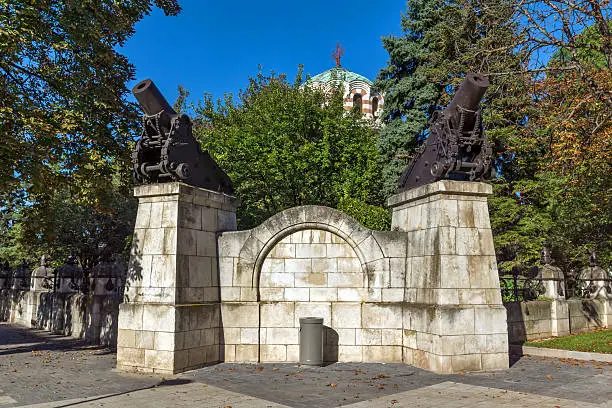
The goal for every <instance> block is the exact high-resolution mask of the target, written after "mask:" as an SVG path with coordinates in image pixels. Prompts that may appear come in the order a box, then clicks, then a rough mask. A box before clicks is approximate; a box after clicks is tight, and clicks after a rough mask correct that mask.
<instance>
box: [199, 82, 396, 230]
mask: <svg viewBox="0 0 612 408" xmlns="http://www.w3.org/2000/svg"><path fill="white" fill-rule="evenodd" d="M195 111H196V115H197V116H196V118H195V120H194V123H195V126H194V132H195V133H196V134H197V135H198V137H199V139H200V141H201V142H202V145H203V147H204V148H205V149H208V150H209V151H210V152H211V153H212V154H214V156H215V159H216V160H217V162H218V163H219V165H220V166H221V167H222V168H223V169H224V170H225V171H226V172H227V173H228V174H229V176H230V177H231V179H232V181H233V183H234V186H235V188H236V195H237V196H238V197H239V198H240V199H241V200H242V205H241V207H240V208H239V211H238V219H239V225H240V227H241V228H250V227H253V226H255V225H258V224H259V223H261V222H262V221H264V220H265V219H267V218H268V217H270V216H272V215H273V214H275V213H277V212H279V211H282V210H284V209H286V208H290V207H293V206H298V205H306V204H318V205H326V206H329V207H335V208H339V207H340V206H341V203H344V205H345V206H347V208H351V209H352V211H353V212H352V215H354V216H355V217H356V218H357V220H358V221H360V222H362V223H364V224H365V225H366V226H371V227H374V228H377V227H380V226H383V225H384V221H383V218H384V216H383V215H382V213H386V210H384V209H382V208H377V207H381V206H382V203H383V197H382V196H381V195H379V191H378V184H379V180H380V168H379V166H378V164H377V163H378V162H377V150H376V136H375V134H374V131H373V130H372V129H371V128H370V126H369V125H368V123H366V122H364V121H362V120H361V119H360V118H359V116H358V115H353V114H350V113H347V112H346V111H345V110H344V107H343V95H342V92H341V90H340V89H335V90H333V91H332V92H331V93H330V94H327V95H326V94H325V93H324V92H323V91H322V90H318V89H313V88H311V87H308V86H304V85H303V84H302V81H301V74H298V77H297V79H296V81H295V82H293V83H290V82H289V81H287V80H286V78H285V77H284V76H282V75H281V76H275V75H274V74H272V75H270V76H265V75H263V74H261V73H260V74H259V75H257V77H256V78H251V79H250V82H249V86H248V87H247V89H246V90H244V91H242V92H241V93H240V95H239V100H238V101H237V102H236V101H234V99H233V98H232V97H231V96H227V97H226V99H225V101H224V102H223V103H220V102H218V103H217V104H216V105H215V104H214V103H213V102H212V100H211V99H210V97H207V98H205V100H204V101H203V103H201V104H200V105H199V106H198V107H197V108H196V109H195ZM357 203H361V205H362V208H361V209H358V208H357V207H359V205H358V204H357ZM387 219H388V215H387Z"/></svg>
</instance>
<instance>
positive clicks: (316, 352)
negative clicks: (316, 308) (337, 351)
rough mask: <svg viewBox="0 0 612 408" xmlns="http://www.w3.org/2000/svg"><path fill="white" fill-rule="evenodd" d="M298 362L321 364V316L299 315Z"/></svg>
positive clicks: (313, 364)
mask: <svg viewBox="0 0 612 408" xmlns="http://www.w3.org/2000/svg"><path fill="white" fill-rule="evenodd" d="M300 364H304V365H312V366H320V365H323V318H322V317H300Z"/></svg>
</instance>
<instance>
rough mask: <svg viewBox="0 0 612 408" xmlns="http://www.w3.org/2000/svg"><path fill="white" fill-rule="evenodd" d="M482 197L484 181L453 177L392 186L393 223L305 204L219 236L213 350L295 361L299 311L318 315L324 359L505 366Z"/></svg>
mask: <svg viewBox="0 0 612 408" xmlns="http://www.w3.org/2000/svg"><path fill="white" fill-rule="evenodd" d="M489 194H491V188H490V186H488V185H486V184H483V183H463V182H452V181H442V182H438V183H434V184H431V185H427V186H423V187H419V188H417V189H414V190H410V191H407V192H404V193H402V194H398V195H396V196H393V197H391V198H390V200H389V205H390V206H391V207H392V208H393V231H371V230H368V229H366V228H364V227H362V226H361V225H359V224H358V223H357V222H356V221H355V220H353V219H352V218H350V217H348V216H346V215H344V214H342V213H341V212H339V211H336V210H332V209H330V208H326V207H318V206H304V207H297V208H292V209H289V210H286V211H283V212H282V213H279V214H276V215H275V216H273V217H272V218H270V219H269V220H267V221H265V222H264V223H263V224H261V225H260V226H258V227H256V228H254V229H252V230H248V231H239V232H226V233H223V234H222V235H221V236H220V238H219V255H220V264H219V266H220V269H219V271H220V277H219V281H220V284H221V336H222V340H221V343H222V344H224V348H223V351H224V359H225V360H226V361H297V358H298V356H297V354H296V353H297V352H298V346H297V338H298V326H299V318H300V317H306V316H319V317H323V319H324V324H325V325H326V326H327V342H326V353H325V354H326V359H328V360H331V361H335V359H338V360H340V361H394V362H402V361H403V362H406V363H409V364H415V365H417V366H419V367H423V368H426V369H430V370H433V371H437V372H447V373H449V372H458V371H462V370H481V369H493V368H505V367H507V366H508V338H507V327H506V309H505V308H504V307H503V305H502V303H501V293H500V287H499V278H498V274H497V265H496V260H495V253H494V249H493V239H492V233H491V229H490V225H489V218H488V210H487V201H486V197H487V195H489Z"/></svg>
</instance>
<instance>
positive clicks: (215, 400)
mask: <svg viewBox="0 0 612 408" xmlns="http://www.w3.org/2000/svg"><path fill="white" fill-rule="evenodd" d="M66 406H78V407H83V408H85V407H100V406H112V407H128V408H133V407H151V406H157V407H170V406H172V407H186V408H202V407H210V408H213V407H214V408H216V407H219V408H225V407H232V408H290V407H287V406H286V405H280V404H276V403H274V402H270V401H265V400H262V399H258V398H254V397H251V396H248V395H244V394H239V393H236V392H231V391H227V390H224V389H221V388H217V387H213V386H210V385H206V384H201V383H186V384H180V385H177V386H172V387H159V388H148V389H145V390H139V391H134V392H129V393H125V394H120V395H103V396H99V397H93V398H87V399H75V400H71V401H55V402H50V403H43V404H35V405H25V407H28V408H60V407H66Z"/></svg>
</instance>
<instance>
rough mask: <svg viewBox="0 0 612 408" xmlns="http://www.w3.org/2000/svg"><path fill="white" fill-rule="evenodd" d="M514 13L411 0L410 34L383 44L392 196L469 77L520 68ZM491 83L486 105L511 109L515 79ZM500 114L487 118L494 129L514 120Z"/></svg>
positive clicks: (384, 155) (501, 5) (490, 0)
mask: <svg viewBox="0 0 612 408" xmlns="http://www.w3.org/2000/svg"><path fill="white" fill-rule="evenodd" d="M513 13H514V8H513V6H512V2H510V1H505V0H482V1H470V0H466V1H463V2H451V1H446V0H408V2H407V9H406V12H405V14H403V15H402V19H401V26H402V30H403V32H404V35H403V36H401V37H395V36H390V37H385V38H383V46H384V47H385V49H386V50H387V51H388V53H389V61H388V66H387V67H385V68H383V69H382V70H381V71H380V73H379V75H378V78H377V80H376V82H375V86H376V87H378V88H379V89H381V90H382V91H383V92H385V108H384V112H383V119H384V122H385V124H386V126H385V127H384V128H383V129H382V130H381V132H380V136H379V150H380V152H381V159H382V160H383V161H384V170H383V177H384V180H383V183H384V187H383V188H384V191H385V193H386V194H387V195H389V194H392V193H394V192H395V190H396V188H397V182H398V180H399V176H400V174H401V172H402V171H403V170H404V168H405V167H406V165H407V164H408V162H409V158H410V156H411V155H412V154H414V151H415V149H416V148H417V146H418V145H419V144H420V143H422V142H423V141H424V139H425V138H426V137H427V123H428V121H429V119H430V117H431V114H432V113H433V112H434V111H435V110H436V109H440V108H442V107H444V106H445V105H446V104H447V103H448V102H449V101H450V99H451V98H452V95H453V94H454V91H455V89H456V87H457V86H459V85H460V84H461V81H462V79H463V77H464V76H465V74H466V73H467V72H477V73H482V74H492V73H499V72H505V71H507V70H509V69H520V59H519V58H517V56H516V55H513V54H512V52H511V51H512V49H513V48H514V46H515V45H516V40H515V39H516V34H515V30H516V26H515V24H514V23H513V21H512V15H513ZM491 79H492V81H493V86H491V87H490V89H489V91H488V93H487V96H486V100H485V101H484V105H485V106H487V108H488V109H489V110H491V105H492V104H493V105H500V104H505V103H506V102H507V99H508V96H509V95H515V94H516V92H515V90H516V87H517V84H516V81H515V79H512V80H507V79H506V78H504V77H493V78H491ZM510 88H513V89H512V92H508V91H509V90H510ZM496 113H498V112H497V108H493V109H492V112H489V113H487V114H488V115H489V117H488V119H489V123H491V120H493V122H494V127H495V126H498V125H501V126H503V127H506V126H508V124H511V123H512V122H513V121H514V118H510V119H508V118H500V117H496V116H495V115H496ZM513 116H516V115H513ZM494 134H495V132H494ZM495 136H497V134H495Z"/></svg>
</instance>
